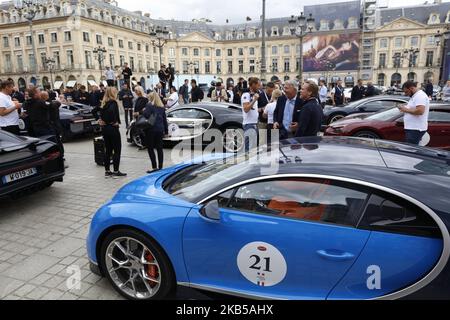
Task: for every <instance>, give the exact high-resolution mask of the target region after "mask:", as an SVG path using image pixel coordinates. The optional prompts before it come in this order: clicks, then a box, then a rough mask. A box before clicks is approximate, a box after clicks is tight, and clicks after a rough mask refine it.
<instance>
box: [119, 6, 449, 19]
mask: <svg viewBox="0 0 450 320" xmlns="http://www.w3.org/2000/svg"><path fill="white" fill-rule="evenodd" d="M425 1H426V0H408V1H407V3H408V5H418V4H423V3H425ZM428 1H429V2H433V0H428ZM118 2H119V6H120V7H122V8H125V9H128V10H131V11H135V10H140V11H143V12H149V13H150V14H151V17H152V18H154V19H158V18H163V19H176V20H184V21H191V20H192V19H201V18H208V19H210V20H212V21H213V23H215V24H225V21H226V20H227V19H229V21H230V24H234V23H242V22H245V18H246V17H247V16H249V17H251V18H252V19H253V21H258V20H259V17H260V16H261V13H262V9H261V8H262V5H261V3H262V1H261V0H225V1H220V0H219V1H214V0H170V1H162V0H144V1H142V0H132V1H130V0H118ZM331 2H342V0H340V1H333V0H302V1H300V0H266V3H267V4H266V10H267V17H268V18H277V17H288V16H291V15H293V14H296V15H298V14H299V13H300V12H301V10H302V5H313V4H322V3H331ZM444 2H448V1H444ZM379 3H380V4H383V5H388V6H390V7H401V6H404V4H405V0H380V1H379Z"/></svg>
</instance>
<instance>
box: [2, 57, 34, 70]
mask: <svg viewBox="0 0 450 320" xmlns="http://www.w3.org/2000/svg"><path fill="white" fill-rule="evenodd" d="M31 56H32V55H31ZM31 59H33V58H31ZM31 59H30V62H31V61H32V60H31ZM30 65H31V63H30ZM5 69H6V70H5V71H6V72H11V71H12V63H11V55H10V54H9V53H7V54H5Z"/></svg>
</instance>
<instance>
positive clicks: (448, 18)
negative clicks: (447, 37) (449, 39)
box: [445, 11, 450, 23]
mask: <svg viewBox="0 0 450 320" xmlns="http://www.w3.org/2000/svg"><path fill="white" fill-rule="evenodd" d="M445 23H450V11H449V12H447V18H445Z"/></svg>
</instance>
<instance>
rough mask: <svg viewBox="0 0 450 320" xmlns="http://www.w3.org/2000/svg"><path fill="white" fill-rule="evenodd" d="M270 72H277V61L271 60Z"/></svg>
mask: <svg viewBox="0 0 450 320" xmlns="http://www.w3.org/2000/svg"><path fill="white" fill-rule="evenodd" d="M272 72H278V59H272Z"/></svg>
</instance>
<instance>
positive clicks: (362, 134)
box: [353, 131, 380, 139]
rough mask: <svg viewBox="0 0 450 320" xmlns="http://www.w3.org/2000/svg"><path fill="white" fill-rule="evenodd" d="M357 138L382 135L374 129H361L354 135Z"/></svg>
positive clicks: (374, 137) (372, 137)
mask: <svg viewBox="0 0 450 320" xmlns="http://www.w3.org/2000/svg"><path fill="white" fill-rule="evenodd" d="M353 136H354V137H357V138H367V139H380V136H379V135H377V134H376V133H375V132H372V131H359V132H357V133H355V134H354V135H353Z"/></svg>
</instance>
